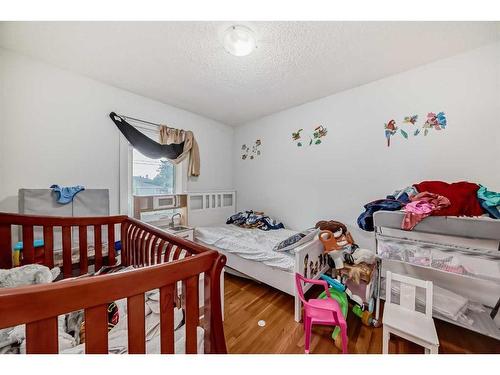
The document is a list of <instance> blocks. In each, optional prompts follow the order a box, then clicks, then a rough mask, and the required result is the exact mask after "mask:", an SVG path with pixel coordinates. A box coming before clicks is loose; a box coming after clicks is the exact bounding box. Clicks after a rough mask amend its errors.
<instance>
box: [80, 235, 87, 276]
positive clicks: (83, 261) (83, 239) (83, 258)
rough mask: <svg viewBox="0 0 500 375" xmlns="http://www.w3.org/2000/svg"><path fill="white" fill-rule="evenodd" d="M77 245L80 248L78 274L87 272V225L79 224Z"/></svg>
mask: <svg viewBox="0 0 500 375" xmlns="http://www.w3.org/2000/svg"><path fill="white" fill-rule="evenodd" d="M78 242H79V245H78V247H79V248H80V267H79V268H80V275H84V274H86V273H88V272H89V260H88V243H87V226H86V225H80V226H79V227H78Z"/></svg>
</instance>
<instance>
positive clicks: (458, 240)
mask: <svg viewBox="0 0 500 375" xmlns="http://www.w3.org/2000/svg"><path fill="white" fill-rule="evenodd" d="M403 217H404V212H401V211H394V212H389V211H379V212H376V213H375V214H374V226H375V248H376V251H377V255H378V257H379V261H380V262H381V263H382V264H381V265H382V268H381V269H382V272H380V273H379V280H378V288H377V306H376V319H379V309H380V307H379V306H380V299H381V298H383V297H384V294H385V291H384V290H383V288H381V287H382V286H383V284H382V282H381V278H382V277H383V275H385V269H387V268H391V269H394V268H396V269H397V271H396V272H398V273H408V274H411V275H412V276H416V277H419V278H425V279H427V280H431V281H433V282H434V284H435V285H437V286H438V288H443V289H442V290H445V291H447V290H449V291H452V292H453V293H455V294H456V295H460V296H464V298H466V299H468V300H470V301H473V302H474V303H476V306H477V307H478V308H476V309H471V310H468V311H467V313H468V315H467V321H464V320H463V319H458V320H457V319H454V318H450V316H448V315H446V314H443V313H440V312H439V311H438V312H436V311H434V312H433V316H434V317H435V318H437V319H441V320H444V321H447V322H450V323H452V324H455V325H459V326H461V327H464V328H467V329H469V330H472V331H475V332H479V333H481V334H483V335H486V336H489V337H493V338H495V339H497V340H500V324H499V321H500V319H499V316H498V309H499V306H500V220H494V219H490V218H487V217H474V218H469V217H451V216H430V217H427V218H426V219H425V220H423V221H422V222H420V223H419V224H418V225H417V226H416V227H415V228H414V229H413V230H412V231H404V230H401V223H402V220H403ZM470 265H472V267H471V266H470ZM434 296H435V297H436V292H435V293H434Z"/></svg>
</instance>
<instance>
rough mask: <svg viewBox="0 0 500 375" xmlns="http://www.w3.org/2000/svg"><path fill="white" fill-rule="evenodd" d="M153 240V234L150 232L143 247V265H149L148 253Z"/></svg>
mask: <svg viewBox="0 0 500 375" xmlns="http://www.w3.org/2000/svg"><path fill="white" fill-rule="evenodd" d="M152 241H153V235H152V234H151V233H149V234H148V239H147V241H146V246H145V247H144V262H145V265H147V266H150V265H151V263H150V258H149V255H150V253H151V243H152Z"/></svg>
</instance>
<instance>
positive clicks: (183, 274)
mask: <svg viewBox="0 0 500 375" xmlns="http://www.w3.org/2000/svg"><path fill="white" fill-rule="evenodd" d="M16 227H19V229H20V232H21V238H22V240H23V250H22V259H21V265H28V264H33V263H39V264H42V265H45V266H48V267H53V266H54V265H55V264H54V242H56V241H55V238H54V237H55V236H57V234H58V233H59V234H60V235H61V237H62V238H61V242H62V265H61V268H62V275H63V280H60V281H56V282H53V283H49V284H40V285H30V286H20V287H11V288H2V289H0V329H1V328H7V327H13V326H18V325H23V324H25V325H26V353H28V354H30V353H58V351H59V346H58V317H59V316H61V315H63V314H67V313H70V312H73V311H77V310H84V317H85V348H84V351H85V353H108V313H107V308H108V303H109V302H110V301H117V300H120V299H124V298H125V299H126V304H127V313H128V315H127V324H126V329H127V333H128V334H127V336H128V345H127V352H128V353H145V352H146V343H145V341H146V332H145V328H146V327H145V292H149V291H152V290H154V291H158V296H159V309H160V312H159V314H160V322H159V332H158V335H157V336H158V337H156V338H157V339H158V340H159V344H158V349H159V350H158V351H159V352H161V353H172V354H173V353H174V337H175V336H176V332H174V331H175V327H174V308H175V304H176V301H179V299H177V298H176V294H177V291H178V288H177V287H176V285H178V284H182V298H181V299H180V301H182V302H181V306H180V307H181V308H182V310H183V311H184V319H183V320H184V328H183V330H184V331H183V332H184V341H185V346H184V348H183V349H184V352H185V353H197V352H199V348H198V345H199V341H200V340H199V332H200V328H202V336H201V337H202V339H203V347H202V352H204V353H226V344H225V339H224V331H223V326H222V312H221V295H220V287H219V285H220V275H221V271H222V269H223V267H224V265H225V263H226V258H225V257H224V256H223V255H221V254H219V253H218V252H216V251H214V250H211V249H209V248H207V247H205V246H202V245H199V244H196V243H194V242H192V241H187V240H184V239H182V238H179V237H176V236H173V235H170V234H168V233H165V232H164V231H161V230H158V229H156V228H154V227H152V226H150V225H148V224H145V223H143V222H140V221H138V220H135V219H132V218H129V217H127V216H104V217H57V216H35V215H19V214H9V213H0V268H1V269H10V268H12V267H13V259H12V258H13V257H12V249H13V242H14V239H15V234H16V232H17V231H16ZM35 229H38V230H39V232H41V233H43V240H44V248H43V254H42V255H43V256H41V257H36V254H35V249H34V245H33V243H34V236H35V234H34V233H35V232H36V231H35ZM56 229H57V230H56ZM104 229H106V230H104ZM89 230H92V231H93V237H94V245H93V249H94V253H93V254H92V257H90V256H89V254H88V251H89V244H88V242H87V240H88V231H89ZM75 231H76V232H77V233H79V236H78V237H79V238H78V251H77V254H78V257H77V258H76V260H75V257H74V256H73V255H74V248H73V241H72V233H73V232H75ZM103 234H105V236H104V235H103ZM104 237H106V238H104ZM116 238H120V241H121V251H120V253H119V254H118V253H117V252H116V250H115V246H114V244H115V239H116ZM103 243H107V244H108V246H105V247H106V248H107V253H106V254H103V252H102V248H103V246H102V244H103ZM120 262H121V264H122V265H124V266H127V267H129V268H132V267H133V268H134V269H132V270H130V271H127V272H121V273H112V274H105V275H99V276H91V275H89V271H90V272H91V271H99V270H100V269H102V268H103V267H104V266H113V265H116V264H118V263H120ZM75 276H79V277H75ZM201 276H204V299H205V303H204V313H203V315H204V317H203V321H202V323H200V314H199V311H198V293H199V289H198V280H199V278H200V277H201ZM125 342H127V338H125Z"/></svg>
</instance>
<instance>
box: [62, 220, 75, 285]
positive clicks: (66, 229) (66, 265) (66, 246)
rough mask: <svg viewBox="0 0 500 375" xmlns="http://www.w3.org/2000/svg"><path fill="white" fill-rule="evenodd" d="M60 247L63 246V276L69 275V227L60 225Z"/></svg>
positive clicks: (70, 267) (70, 265)
mask: <svg viewBox="0 0 500 375" xmlns="http://www.w3.org/2000/svg"><path fill="white" fill-rule="evenodd" d="M62 247H63V275H64V277H71V276H72V273H71V269H72V263H73V259H72V254H71V252H72V249H71V227H69V226H64V227H62Z"/></svg>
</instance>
